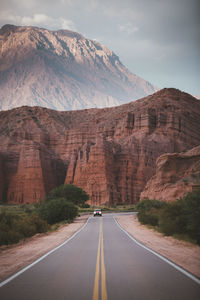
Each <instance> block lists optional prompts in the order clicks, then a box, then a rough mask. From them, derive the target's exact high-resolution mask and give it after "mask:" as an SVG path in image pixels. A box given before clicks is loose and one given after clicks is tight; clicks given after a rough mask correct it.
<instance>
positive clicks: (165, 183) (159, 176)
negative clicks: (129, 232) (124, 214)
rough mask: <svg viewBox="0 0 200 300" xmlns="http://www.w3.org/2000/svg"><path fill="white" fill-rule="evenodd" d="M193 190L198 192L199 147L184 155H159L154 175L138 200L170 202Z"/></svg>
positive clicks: (199, 183) (199, 180)
mask: <svg viewBox="0 0 200 300" xmlns="http://www.w3.org/2000/svg"><path fill="white" fill-rule="evenodd" d="M194 190H200V146H197V147H195V148H193V149H191V150H189V151H187V152H185V153H183V152H182V153H172V154H169V153H167V154H163V155H161V156H160V157H159V158H158V159H157V162H156V174H155V175H154V176H153V177H152V178H151V179H150V180H149V181H148V183H147V185H146V187H145V189H144V191H143V192H142V193H141V196H140V199H143V198H149V199H157V200H162V201H172V200H176V199H178V198H180V197H182V196H184V194H186V193H187V192H192V191H194Z"/></svg>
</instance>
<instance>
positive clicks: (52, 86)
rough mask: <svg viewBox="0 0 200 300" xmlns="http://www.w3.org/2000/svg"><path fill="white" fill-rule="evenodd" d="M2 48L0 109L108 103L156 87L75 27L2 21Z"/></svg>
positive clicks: (138, 95) (68, 107) (71, 107)
mask: <svg viewBox="0 0 200 300" xmlns="http://www.w3.org/2000/svg"><path fill="white" fill-rule="evenodd" d="M0 49H1V50H0V110H7V109H11V108H14V107H19V106H23V105H28V106H42V107H47V108H52V109H56V110H74V109H84V108H91V107H110V106H116V105H120V104H123V103H127V102H129V101H132V100H134V99H138V98H141V97H144V96H146V95H149V94H152V93H154V92H155V91H156V88H155V87H154V86H153V85H151V84H150V83H149V82H147V81H145V80H144V79H141V78H139V77H138V76H136V75H134V74H132V73H131V72H129V71H128V69H127V68H125V67H124V66H123V65H122V63H121V62H120V60H119V58H118V57H117V56H116V55H115V54H114V53H113V52H112V51H111V50H109V49H108V48H106V47H105V46H104V45H101V44H100V43H98V42H96V41H92V40H88V39H86V38H84V37H83V36H82V35H81V34H79V33H76V32H72V31H68V30H58V31H49V30H47V29H42V28H36V27H19V26H14V25H4V26H3V27H2V28H1V29H0Z"/></svg>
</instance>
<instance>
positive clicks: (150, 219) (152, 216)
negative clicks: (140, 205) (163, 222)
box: [138, 208, 159, 226]
mask: <svg viewBox="0 0 200 300" xmlns="http://www.w3.org/2000/svg"><path fill="white" fill-rule="evenodd" d="M138 219H139V221H140V222H141V223H142V224H149V225H152V226H157V225H158V221H159V211H158V209H153V208H152V209H150V210H148V211H146V212H139V213H138Z"/></svg>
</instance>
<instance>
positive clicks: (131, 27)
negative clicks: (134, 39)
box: [119, 23, 139, 35]
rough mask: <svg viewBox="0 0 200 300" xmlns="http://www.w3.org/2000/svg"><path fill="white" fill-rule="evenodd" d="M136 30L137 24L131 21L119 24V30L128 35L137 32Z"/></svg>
mask: <svg viewBox="0 0 200 300" xmlns="http://www.w3.org/2000/svg"><path fill="white" fill-rule="evenodd" d="M138 30H139V28H138V27H137V26H134V25H133V24H131V23H126V24H123V25H119V31H120V32H124V33H126V34H128V35H132V34H133V33H135V32H137V31H138Z"/></svg>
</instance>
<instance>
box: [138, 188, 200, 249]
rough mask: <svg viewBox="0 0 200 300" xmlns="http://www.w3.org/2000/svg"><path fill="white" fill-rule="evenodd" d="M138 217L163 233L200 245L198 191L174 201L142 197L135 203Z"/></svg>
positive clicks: (199, 197)
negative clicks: (167, 201)
mask: <svg viewBox="0 0 200 300" xmlns="http://www.w3.org/2000/svg"><path fill="white" fill-rule="evenodd" d="M137 210H138V219H139V221H140V222H141V223H143V224H149V225H152V226H156V227H157V229H158V230H159V231H161V232H163V233H164V234H165V235H174V236H178V237H179V238H184V239H185V238H186V239H188V240H192V241H194V242H196V243H197V244H199V245H200V192H199V191H195V192H191V193H188V194H187V195H185V196H184V197H182V198H180V199H178V200H176V201H174V202H169V203H166V202H160V201H157V200H149V199H144V200H142V201H141V202H139V203H138V205H137Z"/></svg>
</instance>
